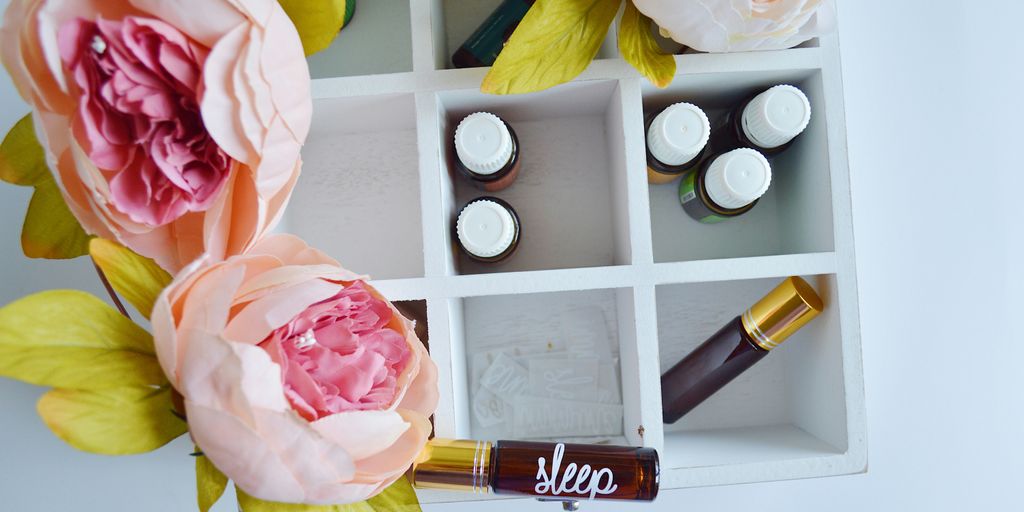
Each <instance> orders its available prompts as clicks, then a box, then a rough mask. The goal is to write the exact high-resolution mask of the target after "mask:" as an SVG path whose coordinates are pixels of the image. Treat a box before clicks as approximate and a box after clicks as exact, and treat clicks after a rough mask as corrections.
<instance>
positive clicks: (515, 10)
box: [462, 0, 531, 66]
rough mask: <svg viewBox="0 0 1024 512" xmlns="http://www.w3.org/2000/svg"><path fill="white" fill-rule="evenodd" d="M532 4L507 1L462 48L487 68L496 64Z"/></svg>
mask: <svg viewBox="0 0 1024 512" xmlns="http://www.w3.org/2000/svg"><path fill="white" fill-rule="evenodd" d="M530 6H531V2H527V1H526V0H505V1H504V2H502V3H501V5H499V6H498V8H497V9H495V10H494V12H492V13H491V15H490V16H489V17H488V18H487V20H486V21H484V23H483V24H482V25H480V28H478V29H476V32H473V35H471V36H469V39H467V40H466V42H465V43H463V45H462V47H463V48H465V49H466V51H468V52H469V53H471V54H473V56H474V57H476V58H477V59H479V60H480V62H482V63H483V64H484V65H485V66H490V65H492V64H494V61H495V60H496V59H497V58H498V54H499V53H501V49H502V48H504V47H505V41H507V40H508V38H509V36H511V35H512V32H515V30H516V27H518V26H519V22H520V21H522V20H523V16H526V12H527V11H529V10H530Z"/></svg>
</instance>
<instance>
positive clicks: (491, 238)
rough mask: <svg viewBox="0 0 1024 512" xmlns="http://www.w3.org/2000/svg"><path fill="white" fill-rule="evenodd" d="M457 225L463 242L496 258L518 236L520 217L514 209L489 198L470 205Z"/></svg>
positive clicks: (471, 249) (480, 253) (483, 255)
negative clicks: (517, 216) (516, 217)
mask: <svg viewBox="0 0 1024 512" xmlns="http://www.w3.org/2000/svg"><path fill="white" fill-rule="evenodd" d="M455 226H456V228H455V230H456V231H457V232H458V235H459V243H461V244H462V246H463V247H465V248H466V250H467V251H469V252H470V253H472V254H474V255H476V256H479V257H481V258H493V257H494V256H497V255H499V254H501V253H503V252H505V250H506V249H508V247H509V246H510V245H512V242H513V241H514V240H515V237H516V221H515V219H514V218H513V217H512V213H511V212H509V211H508V209H507V208H505V207H504V206H502V205H500V204H498V203H495V202H494V201H488V200H486V199H485V200H480V201H474V202H472V203H470V204H468V205H466V207H465V208H463V209H462V212H461V213H459V220H458V221H457V222H456V225H455Z"/></svg>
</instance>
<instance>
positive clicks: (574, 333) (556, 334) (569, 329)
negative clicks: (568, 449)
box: [450, 288, 640, 444]
mask: <svg viewBox="0 0 1024 512" xmlns="http://www.w3.org/2000/svg"><path fill="white" fill-rule="evenodd" d="M450 306H451V318H452V330H451V338H452V374H453V375H452V376H453V379H454V382H455V386H454V391H455V397H454V399H455V403H454V412H455V416H456V421H455V424H456V425H457V427H456V431H457V433H458V435H459V436H460V437H467V438H470V439H514V438H515V436H514V432H513V430H514V429H513V425H512V422H511V421H506V422H504V423H500V424H497V425H486V426H485V425H484V424H482V423H481V421H480V419H479V418H478V416H477V414H475V413H474V411H473V403H474V402H473V401H472V400H473V398H475V395H476V393H477V392H479V390H480V389H482V387H481V386H480V385H479V380H480V376H481V374H482V373H483V371H484V370H486V368H487V366H488V365H489V362H490V360H489V359H488V354H494V352H491V351H495V350H501V349H506V350H512V351H516V350H520V351H522V352H523V353H524V354H527V357H529V356H530V355H532V356H533V357H536V355H537V354H538V353H541V354H542V353H543V352H544V351H547V350H551V351H555V352H558V351H560V350H563V349H564V348H565V347H566V346H574V347H576V349H577V350H579V348H580V343H581V342H582V343H586V341H584V340H593V339H596V338H603V337H604V334H607V345H605V344H604V343H603V342H601V341H598V342H597V343H596V344H595V345H594V346H595V347H598V346H606V347H607V349H608V351H607V352H605V353H604V355H603V356H600V360H601V364H602V365H603V368H602V371H603V372H604V374H603V375H602V378H605V377H607V378H614V379H615V380H614V381H612V382H613V384H611V385H610V386H605V385H604V384H602V387H604V388H607V389H615V390H616V391H617V393H614V394H617V395H618V397H611V398H610V400H611V402H612V403H613V402H615V401H616V398H617V401H618V402H619V403H621V404H622V405H623V421H624V425H637V424H638V423H636V421H637V420H636V418H638V416H639V407H640V405H639V401H638V400H635V399H634V396H633V393H634V392H635V390H636V381H637V376H636V370H635V369H633V370H630V368H629V364H628V361H635V360H636V350H637V349H636V347H637V345H636V330H635V322H634V315H633V309H634V308H633V292H632V290H631V289H628V288H624V289H601V290H586V291H567V292H550V293H535V294H524V295H498V296H486V297H469V298H464V299H452V300H451V302H450ZM592 320H593V321H592ZM595 329H596V331H595ZM595 333H598V334H595ZM531 347H534V348H531ZM595 352H596V353H600V352H601V351H600V350H592V351H591V352H587V353H595ZM574 357H576V358H578V357H579V355H578V353H577V355H576V356H574ZM574 360H575V359H574ZM609 365H610V366H611V368H609ZM613 375H614V377H611V376H613ZM606 382H607V381H606ZM503 398H504V397H503ZM605 398H606V399H608V398H609V397H607V396H606V397H605ZM635 429H636V427H635V426H632V427H629V428H627V429H626V430H635ZM616 433H617V435H611V436H601V437H602V438H604V439H609V440H611V442H614V443H617V444H628V442H627V440H626V439H627V437H628V438H630V439H634V438H636V437H637V436H636V433H635V432H630V433H629V434H625V435H624V431H622V430H620V431H617V432H616ZM557 437H559V438H560V439H565V438H571V437H573V436H564V435H563V436H557Z"/></svg>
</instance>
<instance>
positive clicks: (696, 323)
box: [656, 275, 847, 469]
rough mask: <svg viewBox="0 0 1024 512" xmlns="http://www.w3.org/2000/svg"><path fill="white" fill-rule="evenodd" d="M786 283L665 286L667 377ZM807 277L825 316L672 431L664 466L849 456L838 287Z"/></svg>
mask: <svg viewBox="0 0 1024 512" xmlns="http://www.w3.org/2000/svg"><path fill="white" fill-rule="evenodd" d="M782 279H783V278H770V279H755V280H743V281H720V282H710V283H697V284H674V285H665V286H659V287H658V288H657V292H656V296H657V304H658V305H657V311H658V337H659V354H660V363H661V371H662V373H664V372H665V371H667V370H668V369H670V368H671V367H672V366H674V365H675V364H676V363H677V362H679V361H680V360H681V359H682V358H683V357H684V356H686V355H687V354H688V353H690V352H691V351H692V350H693V349H695V348H696V347H697V346H698V345H700V344H701V343H703V342H704V340H706V339H707V338H708V337H710V336H711V335H712V334H714V333H715V332H716V331H718V329H720V328H721V327H722V326H724V325H726V323H728V322H730V321H731V320H732V319H734V318H736V317H737V316H739V315H741V314H742V313H743V312H744V311H745V310H746V309H747V308H749V307H750V306H751V305H753V304H754V303H755V302H757V301H758V300H759V299H761V298H762V297H763V296H764V295H765V294H767V293H768V292H769V291H770V290H771V289H772V288H774V287H775V286H776V285H777V284H778V283H780V282H781V281H782ZM805 279H806V280H807V282H808V283H810V284H811V286H813V287H814V288H815V289H816V290H817V291H818V294H819V295H820V296H821V298H822V300H823V301H824V303H825V309H824V311H823V312H822V313H821V314H820V315H818V316H817V317H816V318H815V319H813V320H812V321H811V322H810V323H809V324H807V325H806V326H804V327H803V328H802V329H801V330H799V331H797V332H796V334H794V335H793V336H791V337H790V338H789V339H787V340H786V341H784V342H783V343H782V344H781V345H779V346H778V347H777V348H775V349H773V350H772V351H771V352H770V353H769V354H768V355H767V356H766V357H764V358H763V359H761V360H760V361H758V362H757V363H756V364H754V366H753V367H751V368H750V369H748V370H747V371H746V372H744V373H742V374H740V376H739V377H737V378H736V379H735V380H733V381H732V382H730V383H729V384H727V385H726V386H725V387H724V388H722V389H721V390H720V391H719V392H717V393H715V394H714V395H712V396H711V397H710V398H708V399H707V400H706V401H704V402H703V403H701V404H700V405H698V406H697V407H696V408H694V409H693V410H691V411H690V412H689V413H688V414H686V415H685V416H683V417H682V418H681V419H680V420H679V421H677V422H676V423H674V424H672V425H665V449H664V452H663V454H662V455H663V464H664V467H666V468H669V469H673V468H696V467H709V466H719V465H732V464H746V463H754V462H769V461H782V460H792V459H802V458H808V457H820V456H823V455H834V454H840V453H844V452H845V451H846V448H847V427H846V397H845V393H844V391H845V390H844V384H843V382H844V380H843V378H844V371H843V357H842V351H843V346H842V339H841V333H840V318H839V304H838V303H837V298H836V279H835V276H834V275H822V276H810V277H805Z"/></svg>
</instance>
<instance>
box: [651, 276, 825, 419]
mask: <svg viewBox="0 0 1024 512" xmlns="http://www.w3.org/2000/svg"><path fill="white" fill-rule="evenodd" d="M822 308H823V304H822V302H821V298H820V297H818V294H817V293H816V292H815V291H814V288H811V285H809V284H807V281H804V280H803V279H801V278H799V277H789V278H787V279H786V280H785V281H783V282H782V284H780V285H778V286H777V287H775V289H774V290H772V291H771V292H769V293H768V295H766V296H765V297H764V298H763V299H761V300H759V301H758V302H757V304H754V305H753V306H751V307H750V309H748V310H747V311H746V312H744V313H743V314H742V315H740V316H738V317H736V318H734V319H733V320H732V321H730V322H729V323H727V324H726V325H725V327H722V328H721V329H719V330H718V332H716V333H715V334H713V335H711V337H710V338H708V339H707V341H705V342H704V343H702V344H701V345H700V346H699V347H697V348H696V349H694V350H693V352H690V353H689V354H687V355H686V357H684V358H683V360H682V361H679V363H677V364H676V365H675V366H673V367H672V368H671V369H670V370H668V371H667V372H665V373H664V374H663V375H662V376H661V409H662V414H663V416H664V421H665V423H675V422H676V421H678V420H679V418H682V417H683V415H685V414H686V413H688V412H690V411H691V410H693V408H694V407H697V405H699V404H700V403H701V402H703V401H704V400H706V399H707V398H708V397H710V396H711V395H713V394H715V392H717V391H718V390H719V389H722V387H723V386H725V385H726V384H728V383H729V382H730V381H732V380H733V379H735V378H736V377H737V376H739V374H741V373H743V372H744V371H746V370H747V369H748V368H750V367H751V366H753V365H754V363H756V362H758V361H760V360H761V359H762V358H764V357H765V356H767V355H768V354H769V353H770V352H771V350H772V349H774V348H775V347H777V346H779V344H780V343H782V342H783V341H785V340H786V338H788V337H790V336H791V335H792V334H793V333H795V332H796V331H797V330H799V329H800V328H801V327H803V326H804V325H806V324H807V322H810V321H811V320H812V319H813V318H814V317H816V316H818V313H821V310H822Z"/></svg>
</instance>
